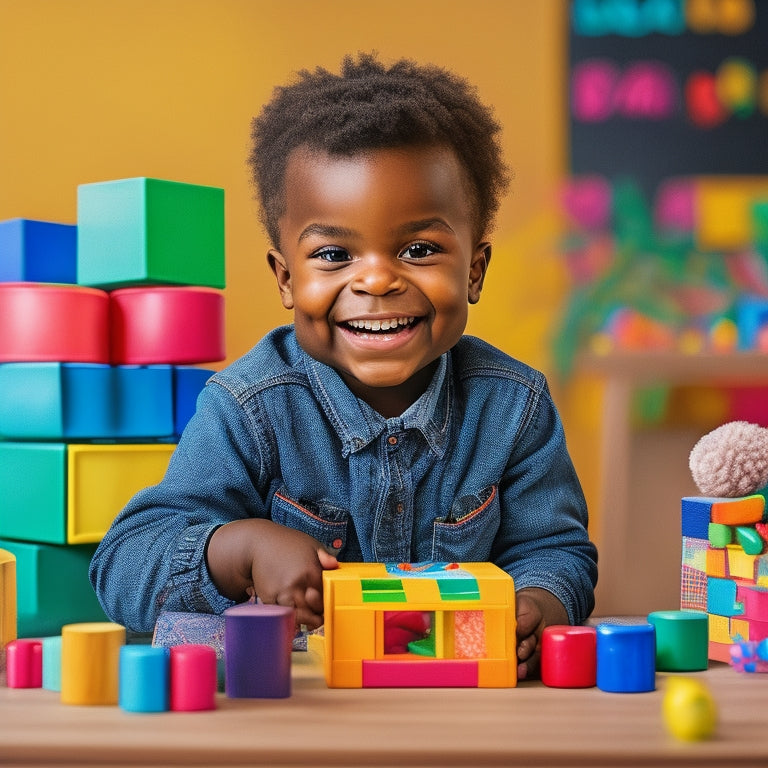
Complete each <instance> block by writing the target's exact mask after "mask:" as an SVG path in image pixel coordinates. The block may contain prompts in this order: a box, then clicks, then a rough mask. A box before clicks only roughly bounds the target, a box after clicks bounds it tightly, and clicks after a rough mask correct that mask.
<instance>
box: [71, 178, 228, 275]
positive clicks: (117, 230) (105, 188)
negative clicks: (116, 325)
mask: <svg viewBox="0 0 768 768" xmlns="http://www.w3.org/2000/svg"><path fill="white" fill-rule="evenodd" d="M77 218H78V265H77V282H78V283H80V284H81V285H89V286H100V287H109V288H110V289H112V288H117V287H120V286H126V285H137V284H142V283H143V284H163V283H168V284H176V285H200V286H209V287H212V288H223V287H224V190H223V189H220V188H218V187H208V186H201V185H196V184H184V183H181V182H176V181H165V180H162V179H150V178H144V177H140V178H132V179H119V180H115V181H103V182H98V183H95V184H82V185H80V187H78V195H77Z"/></svg>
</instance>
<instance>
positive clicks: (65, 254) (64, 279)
mask: <svg viewBox="0 0 768 768" xmlns="http://www.w3.org/2000/svg"><path fill="white" fill-rule="evenodd" d="M76 279H77V227H76V226H75V225H74V224H58V223H56V222H52V221H33V220H31V219H8V220H7V221H0V283H15V282H30V283H74V282H76Z"/></svg>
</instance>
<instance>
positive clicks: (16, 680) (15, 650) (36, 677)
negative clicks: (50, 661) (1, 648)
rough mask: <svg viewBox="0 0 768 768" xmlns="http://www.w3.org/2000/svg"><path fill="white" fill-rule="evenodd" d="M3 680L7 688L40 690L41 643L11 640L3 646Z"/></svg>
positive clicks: (41, 670) (41, 673) (41, 683)
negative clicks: (4, 666)
mask: <svg viewBox="0 0 768 768" xmlns="http://www.w3.org/2000/svg"><path fill="white" fill-rule="evenodd" d="M5 664H6V669H5V679H6V683H7V685H8V687H9V688H41V687H42V685H43V643H42V641H41V640H12V641H11V642H10V643H8V645H6V646H5Z"/></svg>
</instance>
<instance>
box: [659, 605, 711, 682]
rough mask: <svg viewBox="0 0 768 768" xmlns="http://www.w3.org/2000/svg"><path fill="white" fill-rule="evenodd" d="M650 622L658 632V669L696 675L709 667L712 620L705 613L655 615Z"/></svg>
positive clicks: (664, 612)
mask: <svg viewBox="0 0 768 768" xmlns="http://www.w3.org/2000/svg"><path fill="white" fill-rule="evenodd" d="M648 622H649V623H650V624H653V626H654V627H655V630H656V669H657V670H658V671H659V672H694V671H697V670H703V669H706V668H707V665H708V663H709V662H708V655H709V619H708V617H707V614H706V613H703V612H702V611H654V612H653V613H649V614H648Z"/></svg>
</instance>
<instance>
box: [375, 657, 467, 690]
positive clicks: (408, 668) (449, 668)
mask: <svg viewBox="0 0 768 768" xmlns="http://www.w3.org/2000/svg"><path fill="white" fill-rule="evenodd" d="M362 664H363V688H477V680H478V672H477V661H465V660H457V659H451V660H445V661H442V660H440V659H436V660H434V661H433V660H430V661H410V660H409V661H378V660H377V661H363V663H362Z"/></svg>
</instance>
